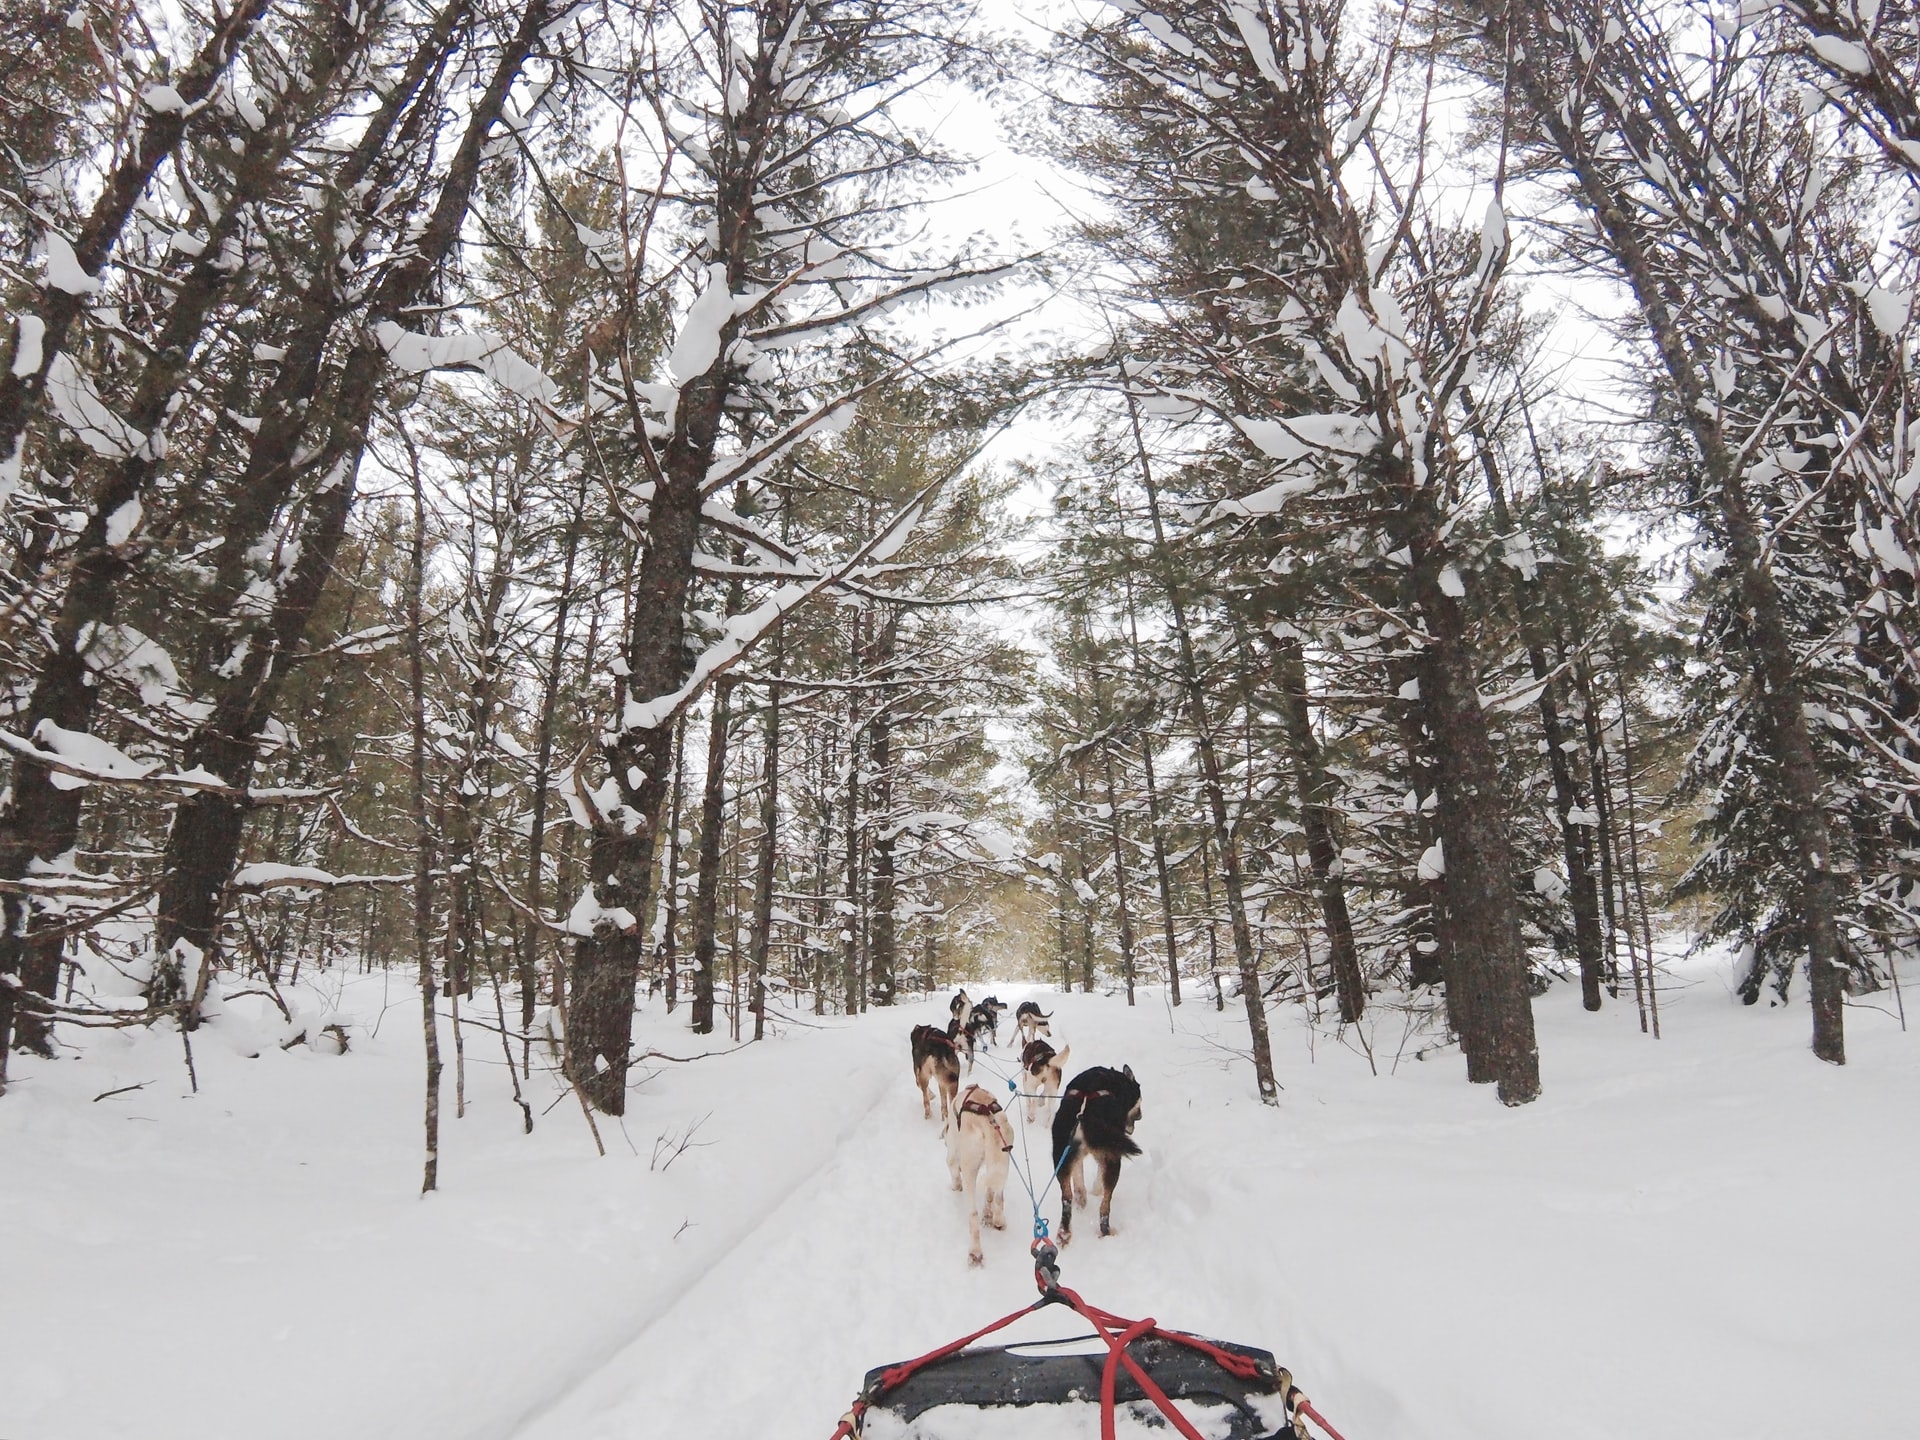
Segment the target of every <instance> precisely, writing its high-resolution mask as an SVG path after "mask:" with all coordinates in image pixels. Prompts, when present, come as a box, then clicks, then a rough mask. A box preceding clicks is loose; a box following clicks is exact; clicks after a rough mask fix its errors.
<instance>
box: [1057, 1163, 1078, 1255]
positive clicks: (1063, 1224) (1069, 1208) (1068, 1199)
mask: <svg viewBox="0 0 1920 1440" xmlns="http://www.w3.org/2000/svg"><path fill="white" fill-rule="evenodd" d="M1079 1168H1080V1146H1079V1143H1078V1142H1077V1141H1076V1142H1075V1143H1073V1144H1071V1145H1069V1146H1068V1147H1067V1153H1066V1155H1065V1156H1064V1157H1063V1158H1062V1159H1061V1160H1060V1161H1058V1162H1057V1163H1056V1164H1055V1166H1054V1170H1055V1172H1056V1173H1057V1174H1058V1175H1059V1177H1060V1243H1061V1244H1062V1245H1065V1244H1066V1243H1067V1242H1068V1241H1069V1240H1071V1239H1073V1174H1074V1171H1076V1170H1078V1169H1079Z"/></svg>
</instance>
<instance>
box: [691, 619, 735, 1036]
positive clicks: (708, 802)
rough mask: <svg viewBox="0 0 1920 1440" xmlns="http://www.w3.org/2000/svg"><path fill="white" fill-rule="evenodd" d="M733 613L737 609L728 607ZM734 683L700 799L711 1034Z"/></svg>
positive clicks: (721, 708) (697, 940) (724, 699)
mask: <svg viewBox="0 0 1920 1440" xmlns="http://www.w3.org/2000/svg"><path fill="white" fill-rule="evenodd" d="M727 608H728V609H729V610H730V611H731V610H732V609H733V608H734V607H733V606H731V605H729V606H728V607H727ZM733 684H734V682H733V681H732V680H731V679H730V678H729V677H727V676H724V675H723V676H721V677H720V679H719V680H718V681H717V682H715V684H714V687H713V714H712V715H711V716H710V717H709V719H708V722H707V783H706V789H705V790H704V791H703V792H702V793H701V797H700V854H699V858H698V860H697V862H696V864H697V867H698V872H697V878H696V880H695V881H694V891H693V981H692V984H693V1033H694V1034H696V1035H708V1034H711V1033H712V1032H713V981H714V973H713V971H714V958H715V954H716V940H717V934H716V925H717V922H718V918H719V914H718V905H719V897H720V852H721V848H722V845H723V843H724V840H725V838H726V828H727V814H726V803H727V729H728V726H729V725H730V723H731V721H732V718H733Z"/></svg>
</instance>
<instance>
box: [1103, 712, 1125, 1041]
mask: <svg viewBox="0 0 1920 1440" xmlns="http://www.w3.org/2000/svg"><path fill="white" fill-rule="evenodd" d="M1100 758H1101V761H1102V763H1103V764H1104V766H1105V772H1106V781H1107V833H1108V836H1109V837H1110V838H1111V840H1112V842H1113V893H1114V919H1115V922H1116V925H1117V926H1118V929H1119V940H1120V975H1121V978H1122V979H1123V980H1125V982H1126V986H1127V1004H1129V1005H1131V1004H1133V913H1132V911H1131V910H1130V909H1129V908H1128V906H1127V856H1126V838H1125V837H1124V836H1123V835H1122V834H1121V833H1120V798H1119V796H1118V794H1117V793H1116V792H1115V789H1114V784H1113V747H1112V745H1111V743H1107V744H1103V745H1102V746H1101V747H1100Z"/></svg>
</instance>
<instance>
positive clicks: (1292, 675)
mask: <svg viewBox="0 0 1920 1440" xmlns="http://www.w3.org/2000/svg"><path fill="white" fill-rule="evenodd" d="M1272 646H1273V657H1274V672H1275V676H1274V678H1275V679H1276V680H1277V681H1278V682H1279V687H1280V718H1281V723H1282V727H1283V730H1284V732H1285V735H1286V739H1287V749H1288V751H1289V752H1290V753H1291V755H1292V757H1293V774H1294V783H1295V785H1296V786H1297V787H1298V790H1299V795H1300V825H1301V828H1302V829H1303V830H1305V831H1306V832H1307V861H1308V863H1309V864H1310V865H1311V866H1312V867H1313V878H1314V884H1315V886H1316V888H1317V889H1318V890H1319V894H1320V917H1321V920H1322V922H1323V923H1324V924H1325V925H1326V927H1327V945H1328V948H1329V950H1330V952H1331V965H1332V969H1333V985H1334V991H1335V993H1336V994H1337V995H1338V996H1339V1000H1340V1018H1341V1020H1343V1021H1344V1022H1346V1023H1347V1024H1349V1025H1351V1024H1353V1022H1354V1021H1356V1020H1358V1019H1359V1018H1360V1017H1361V1015H1362V1014H1364V1013H1365V1011H1366V1006H1367V990H1366V981H1365V979H1364V978H1363V977H1362V975H1361V973H1360V954H1359V950H1358V949H1357V948H1356V947H1355V945H1354V940H1353V918H1352V916H1351V915H1350V914H1348V912H1347V883H1346V880H1345V879H1344V878H1343V877H1342V874H1341V869H1342V867H1341V864H1340V847H1339V845H1338V843H1336V841H1335V840H1334V832H1333V817H1334V813H1335V812H1334V793H1335V792H1334V780H1333V777H1332V776H1331V775H1330V774H1328V773H1327V768H1326V765H1325V763H1324V761H1323V760H1322V758H1321V754H1320V742H1319V741H1318V739H1317V738H1316V737H1315V736H1314V733H1313V716H1312V713H1311V712H1310V711H1309V709H1308V707H1307V667H1306V661H1305V659H1304V657H1303V656H1302V655H1301V653H1300V643H1299V641H1297V640H1277V639H1276V640H1274V641H1273V642H1272Z"/></svg>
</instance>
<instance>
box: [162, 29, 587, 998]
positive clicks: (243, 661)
mask: <svg viewBox="0 0 1920 1440" xmlns="http://www.w3.org/2000/svg"><path fill="white" fill-rule="evenodd" d="M552 3H553V0H530V3H529V4H528V5H527V7H526V8H525V10H523V11H522V12H521V16H520V23H519V26H518V28H517V30H516V31H515V33H514V34H513V35H512V36H511V37H510V38H509V39H508V40H507V41H506V43H505V44H504V45H503V46H502V47H501V49H500V51H499V53H498V56H497V58H496V61H495V65H494V69H493V72H492V74H491V76H490V78H489V81H488V85H487V88H486V91H485V92H484V94H483V95H482V96H481V97H480V99H479V100H478V101H476V102H475V105H474V108H473V110H472V112H471V113H470V116H469V120H468V124H467V127H466V129H465V131H464V132H463V134H462V136H461V141H460V145H459V147H458V148H457V150H456V151H455V153H454V154H453V155H452V156H451V157H450V159H449V163H448V166H447V178H446V180H445V182H444V183H443V184H442V186H441V188H440V193H439V197H438V199H437V201H436V203H435V206H434V210H433V214H432V216H431V217H430V219H429V220H428V222H427V224H426V226H425V227H424V229H422V231H421V232H420V234H419V237H418V238H417V240H416V241H415V243H414V247H413V249H412V251H411V253H409V254H408V255H407V256H406V258H405V259H403V260H401V261H400V262H399V263H398V264H397V265H396V266H395V267H394V268H393V269H391V270H389V271H388V272H387V273H386V274H385V276H384V277H383V278H382V279H381V281H380V282H379V284H378V285H377V286H376V287H375V289H374V293H373V295H372V296H371V297H370V299H369V300H368V302H367V318H368V321H369V327H371V326H372V325H373V324H377V323H381V322H385V321H388V320H394V321H396V323H397V319H398V317H401V316H409V317H410V316H411V313H412V310H413V307H414V306H415V305H416V304H417V303H418V301H419V298H420V297H421V296H422V295H423V294H425V293H426V291H427V289H428V288H429V286H430V284H431V283H432V280H433V278H434V276H435V275H436V274H437V273H438V271H439V268H440V266H441V264H442V263H443V262H444V261H445V260H446V258H447V257H448V255H449V254H450V253H451V252H452V251H453V249H454V247H455V245H456V243H457V242H458V240H459V236H460V232H461V229H462V228H463V226H464V224H465V222H466V218H467V213H468V209H469V206H470V204H471V201H472V197H473V191H474V188H475V186H476V185H477V184H478V182H479V176H480V166H481V159H482V155H483V150H484V147H485V145H486V142H487V139H488V136H489V135H490V133H491V132H492V130H493V127H494V124H495V123H496V122H497V121H498V119H499V117H500V115H501V112H502V110H503V108H504V106H505V104H506V100H507V94H508V92H509V91H510V90H511V88H512V86H513V84H514V82H515V81H516V80H517V79H518V77H519V74H520V71H521V68H522V66H523V65H524V64H525V62H526V59H527V57H528V55H529V54H530V53H531V52H532V50H533V48H534V46H535V44H536V42H537V40H538V38H539V35H540V32H541V31H542V30H543V29H544V28H545V26H546V24H547V23H548V21H550V20H551V19H552ZM316 338H319V337H318V336H317V335H312V334H310V335H308V336H306V337H304V339H305V341H306V342H307V343H309V344H310V343H312V342H313V341H314V340H315V339H316ZM386 371H387V357H386V354H385V351H384V350H383V349H382V347H381V345H380V343H379V341H378V340H377V338H375V336H374V334H373V332H372V329H371V328H369V329H368V330H366V331H365V332H363V334H362V338H361V339H360V340H359V341H358V343H357V344H356V345H355V347H354V350H353V352H352V354H350V355H349V356H348V357H347V358H346V359H345V361H344V362H343V363H342V366H341V371H340V380H339V384H338V386H337V387H336V389H335V391H334V394H333V396H332V397H331V400H330V403H329V404H328V405H326V406H325V407H324V409H325V411H326V414H325V423H326V425H327V428H328V433H327V435H326V438H325V440H324V442H323V443H322V444H320V445H319V446H318V447H317V448H316V450H315V452H314V455H313V458H312V462H311V469H312V470H313V471H314V472H317V473H318V474H319V475H321V476H322V477H323V478H322V479H321V481H320V482H319V485H318V486H317V489H316V493H315V494H314V495H313V497H312V503H311V504H310V506H309V509H308V513H307V517H306V520H305V523H304V525H303V527H302V530H301V534H300V537H299V555H298V559H297V561H296V562H295V563H294V565H293V568H292V572H291V574H290V575H289V577H288V578H287V580H286V581H285V583H284V584H283V585H282V586H281V587H280V588H279V590H278V592H277V595H276V598H275V601H274V605H273V608H272V612H271V615H270V618H269V619H268V620H267V622H266V624H265V625H264V626H263V627H262V628H261V630H260V631H258V632H256V633H253V634H251V635H249V636H248V637H247V640H248V643H247V644H246V646H245V647H244V656H243V657H242V658H240V663H238V664H237V665H232V666H223V667H221V670H220V671H219V672H217V673H219V674H220V683H219V684H218V685H217V686H216V687H215V699H214V701H213V705H212V710H211V713H210V715H209V717H208V718H207V719H206V720H204V721H203V722H202V723H201V724H200V725H199V727H198V728H197V729H196V730H195V732H194V735H193V737H192V739H191V740H190V741H189V742H188V744H187V747H186V757H185V758H186V763H187V765H188V766H190V767H191V766H203V767H205V768H206V769H209V770H211V771H212V772H213V773H214V774H216V775H220V776H222V777H224V778H225V779H226V780H227V781H228V782H229V783H230V784H233V785H235V786H244V785H245V784H246V783H247V781H248V779H249V778H250V776H251V774H252V770H253V762H254V759H255V757H256V755H257V752H258V749H259V742H260V734H261V732H262V730H263V729H264V728H265V726H266V724H267V722H268V720H269V719H271V718H272V715H273V710H274V706H275V703H276V702H277V700H278V698H279V692H280V688H281V686H282V684H283V683H284V680H285V676H286V673H287V666H286V663H285V661H286V657H287V656H289V655H291V654H292V653H294V652H295V651H296V650H297V649H298V647H299V645H300V644H301V642H302V641H303V640H304V638H305V635H306V632H307V627H308V624H309V622H310V621H311V619H312V616H313V613H314V610H315V608H316V607H317V605H318V604H319V600H320V595H321V592H322V590H323V588H324V586H325V584H326V581H327V579H328V578H329V576H330V575H331V573H332V570H333V562H334V556H335V554H336V552H337V551H338V549H339V545H340V541H341V539H342V538H343V537H344V535H345V533H346V528H347V519H348V516H349V514H350V512H351V510H352V506H353V499H354V488H355V475H356V472H357V469H358V466H359V461H360V457H361V455H362V453H363V452H364V449H365V445H366V440H367V428H368V426H369V424H370V423H371V420H372V417H373V412H374V408H375V406H376V404H377V402H378V400H379V397H380V393H381V387H382V383H383V380H384V377H385V374H386ZM315 418H318V417H315ZM307 426H308V419H307V417H306V416H305V415H304V414H303V415H302V417H301V419H300V420H299V421H298V422H295V423H292V424H290V425H287V426H283V427H281V428H280V429H279V430H278V431H276V434H275V436H274V437H273V455H272V456H263V455H262V454H259V453H256V454H254V455H251V456H250V458H249V468H250V469H255V468H257V467H258V466H259V465H260V464H262V463H265V464H267V465H268V469H269V471H270V472H272V473H274V474H278V473H279V472H281V471H283V470H286V469H288V468H290V467H292V465H293V461H294V458H295V455H294V452H295V450H296V449H297V447H298V445H299V442H300V439H301V436H302V435H303V434H304V433H305V430H306V429H307ZM266 431H267V427H266V426H265V425H264V424H263V425H262V427H261V436H262V437H264V436H265V435H266ZM282 451H284V454H282V453H281V452H282ZM275 457H277V458H275ZM228 538H229V539H231V538H232V537H228ZM238 654H239V652H238V651H236V655H238ZM245 818H246V810H245V805H244V803H243V802H242V801H241V800H239V799H237V798H234V797H233V796H230V795H227V794H222V793H216V792H213V791H206V790H202V791H199V792H197V793H196V794H194V795H192V796H190V797H189V798H188V799H186V800H184V801H182V802H181V803H180V805H179V806H178V807H177V808H176V810H175V812H174V819H173V825H172V827H171V829H170V830H169V832H168V837H167V850H166V860H165V865H164V868H163V871H162V878H161V884H160V892H159V897H158V900H157V902H156V911H157V918H156V922H155V935H154V939H155V946H156V949H157V950H158V951H159V952H160V953H161V954H162V955H165V954H168V953H171V952H173V951H174V950H175V948H176V947H177V946H180V945H186V946H190V947H193V948H194V949H195V950H197V951H198V952H199V953H201V954H209V953H211V950H212V946H213V940H214V932H215V929H216V927H217V925H218V923H219V915H220V908H221V903H222V899H223V896H224V893H225V888H226V884H227V881H228V879H229V877H230V876H231V875H232V873H233V868H234V864H235V862H236V861H237V859H238V856H239V852H240V842H241V835H242V831H243V828H244V824H245ZM188 1018H189V1019H191V1007H190V1009H189V1017H188Z"/></svg>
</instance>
